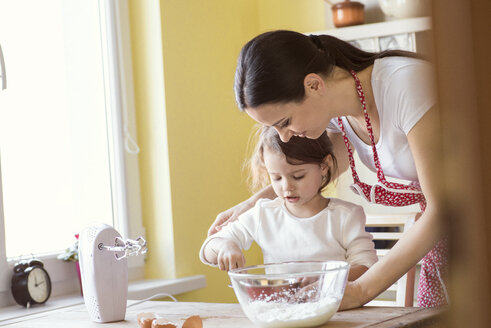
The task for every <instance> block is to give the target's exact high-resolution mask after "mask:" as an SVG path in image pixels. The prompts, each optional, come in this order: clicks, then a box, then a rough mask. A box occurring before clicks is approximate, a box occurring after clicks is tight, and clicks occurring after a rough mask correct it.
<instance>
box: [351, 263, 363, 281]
mask: <svg viewBox="0 0 491 328" xmlns="http://www.w3.org/2000/svg"><path fill="white" fill-rule="evenodd" d="M367 270H368V267H366V266H364V265H352V266H351V267H350V269H349V273H348V281H354V280H356V279H358V278H360V276H361V275H362V274H364V273H365V272H366V271H367Z"/></svg>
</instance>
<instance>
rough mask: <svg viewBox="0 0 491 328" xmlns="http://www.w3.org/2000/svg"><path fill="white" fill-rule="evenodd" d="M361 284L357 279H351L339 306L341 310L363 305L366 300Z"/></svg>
mask: <svg viewBox="0 0 491 328" xmlns="http://www.w3.org/2000/svg"><path fill="white" fill-rule="evenodd" d="M364 300H365V296H364V292H363V289H362V288H361V285H360V284H359V283H358V282H357V281H356V280H355V281H349V282H348V283H347V284H346V288H345V290H344V296H343V300H342V301H341V305H340V306H339V310H349V309H354V308H357V307H360V306H362V305H363V304H365V303H366V302H365V301H364Z"/></svg>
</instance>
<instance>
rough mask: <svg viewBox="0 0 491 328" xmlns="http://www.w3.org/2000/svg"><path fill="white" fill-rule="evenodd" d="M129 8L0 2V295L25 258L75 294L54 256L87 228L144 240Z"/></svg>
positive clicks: (51, 0) (89, 1)
mask: <svg viewBox="0 0 491 328" xmlns="http://www.w3.org/2000/svg"><path fill="white" fill-rule="evenodd" d="M126 5H127V4H126V2H125V1H114V0H72V1H63V0H44V1H39V0H2V1H0V46H1V49H2V51H3V58H4V62H5V69H4V71H3V70H2V73H0V74H1V75H2V78H3V77H6V83H3V84H2V85H4V84H6V86H7V87H6V89H4V90H1V88H0V90H1V91H0V173H1V174H0V178H1V179H0V201H2V200H3V211H2V210H1V208H0V295H1V293H5V292H9V289H10V280H9V277H10V276H11V273H12V266H13V264H14V262H16V261H17V260H18V259H19V258H20V257H21V256H22V257H23V258H29V257H31V256H33V255H35V256H37V257H40V258H42V259H43V260H44V262H45V264H46V266H47V268H48V271H49V272H50V274H51V277H52V279H53V280H54V281H53V284H54V286H55V285H56V282H57V281H60V282H61V281H66V280H67V279H68V280H70V279H73V280H74V284H72V286H77V285H76V283H75V282H76V276H75V275H73V277H70V275H71V273H73V272H70V271H68V272H67V270H66V268H63V262H61V261H59V260H56V255H57V254H58V253H59V252H60V251H61V250H63V249H65V248H66V247H68V246H69V245H71V244H73V242H74V241H75V237H74V235H75V234H76V233H78V232H80V230H81V229H83V228H84V227H86V226H90V225H93V224H95V223H106V224H110V225H113V226H114V227H115V228H116V229H118V231H119V232H120V233H121V234H122V235H123V236H125V237H135V236H136V235H138V236H140V235H143V228H142V227H141V217H140V211H139V208H140V203H139V186H138V185H135V183H136V184H138V165H137V157H136V153H137V146H136V144H135V143H134V142H133V139H132V137H131V136H132V135H134V132H133V133H131V132H130V131H132V130H133V129H132V128H133V126H132V123H133V122H134V120H132V118H133V116H134V113H133V108H132V88H131V69H130V68H131V63H130V61H129V58H130V56H128V54H127V52H125V51H124V49H128V48H125V47H124V45H127V44H125V42H126V40H128V39H129V37H128V34H126V29H128V24H127V17H126V15H127V7H126ZM135 181H136V182H135ZM130 182H131V184H132V185H131V186H129V185H128V184H129V183H130ZM0 204H1V203H0ZM129 204H131V205H129ZM130 207H131V208H132V212H131V213H128V208H130ZM2 214H3V215H2ZM4 236H5V238H3V237H4ZM142 261H143V259H137V258H135V259H134V260H133V259H132V261H130V265H131V266H141V264H142ZM65 285H67V284H66V283H64V286H65ZM61 289H62V290H60V291H59V294H62V293H63V292H67V290H65V291H63V289H66V288H65V287H63V288H61ZM53 291H54V292H55V288H53ZM0 298H1V297H0ZM0 306H1V304H0Z"/></svg>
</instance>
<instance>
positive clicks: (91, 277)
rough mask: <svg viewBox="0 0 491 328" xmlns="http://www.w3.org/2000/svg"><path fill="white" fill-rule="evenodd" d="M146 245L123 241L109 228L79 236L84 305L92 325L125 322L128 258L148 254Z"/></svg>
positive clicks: (99, 227)
mask: <svg viewBox="0 0 491 328" xmlns="http://www.w3.org/2000/svg"><path fill="white" fill-rule="evenodd" d="M146 245H147V242H146V241H145V239H143V238H142V237H138V238H137V239H136V240H132V239H126V240H124V239H122V238H121V235H120V234H119V233H118V232H117V231H116V230H115V229H114V228H113V227H111V226H109V225H107V224H100V225H97V226H92V227H88V228H86V229H84V230H83V231H82V232H81V233H80V236H79V249H78V252H79V262H80V263H79V264H80V274H81V278H82V289H83V294H84V302H85V306H86V307H87V310H88V312H89V315H90V317H91V319H92V320H93V321H95V322H113V321H121V320H124V318H125V315H126V301H127V298H128V260H127V257H128V256H134V255H140V254H144V253H146V252H147V247H146Z"/></svg>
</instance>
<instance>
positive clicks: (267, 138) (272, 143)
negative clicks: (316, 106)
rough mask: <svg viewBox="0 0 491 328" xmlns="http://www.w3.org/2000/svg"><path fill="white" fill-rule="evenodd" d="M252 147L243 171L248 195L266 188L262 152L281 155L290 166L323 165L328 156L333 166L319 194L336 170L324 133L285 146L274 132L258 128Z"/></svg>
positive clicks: (329, 142) (267, 127)
mask: <svg viewBox="0 0 491 328" xmlns="http://www.w3.org/2000/svg"><path fill="white" fill-rule="evenodd" d="M255 139H256V146H255V149H254V153H253V154H252V156H251V158H250V159H249V161H248V162H246V167H248V169H249V180H250V187H251V191H253V192H256V191H258V190H260V189H261V188H263V187H265V186H267V185H269V184H270V181H269V175H268V172H267V170H266V167H265V165H264V149H265V148H266V147H267V148H268V149H269V150H271V151H273V152H275V153H278V154H283V155H285V158H286V161H287V162H288V163H289V164H291V165H300V164H319V165H320V164H323V163H324V164H325V163H326V157H327V156H329V155H331V157H332V162H333V166H332V167H329V170H328V174H327V177H326V179H325V180H324V181H323V183H322V185H321V187H320V188H319V192H321V191H322V190H323V189H324V188H325V187H326V186H327V185H328V184H329V182H330V181H331V178H332V177H333V173H334V172H335V171H336V170H337V162H336V158H335V157H334V153H333V145H332V142H331V140H330V139H329V137H328V136H327V133H326V132H325V131H324V133H323V134H322V135H321V136H320V137H319V138H317V139H309V138H301V137H296V136H293V137H291V138H290V140H289V141H288V142H283V141H281V139H280V136H279V135H278V132H277V131H276V129H275V128H273V127H270V126H259V127H258V128H257V131H256V133H255Z"/></svg>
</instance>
